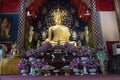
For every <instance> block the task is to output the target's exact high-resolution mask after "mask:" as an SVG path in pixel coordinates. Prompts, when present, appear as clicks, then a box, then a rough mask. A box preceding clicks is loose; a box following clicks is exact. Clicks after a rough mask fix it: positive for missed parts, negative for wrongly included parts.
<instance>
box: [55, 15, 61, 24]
mask: <svg viewBox="0 0 120 80" xmlns="http://www.w3.org/2000/svg"><path fill="white" fill-rule="evenodd" d="M54 22H55V24H56V25H61V24H62V17H61V16H60V15H57V16H56V17H54Z"/></svg>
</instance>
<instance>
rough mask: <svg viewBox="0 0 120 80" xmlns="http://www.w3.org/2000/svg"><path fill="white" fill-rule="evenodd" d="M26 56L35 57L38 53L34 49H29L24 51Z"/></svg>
mask: <svg viewBox="0 0 120 80" xmlns="http://www.w3.org/2000/svg"><path fill="white" fill-rule="evenodd" d="M26 56H27V57H34V58H36V57H38V53H37V51H36V50H35V49H30V50H28V51H27V52H26Z"/></svg>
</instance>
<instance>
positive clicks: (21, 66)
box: [17, 59, 30, 75]
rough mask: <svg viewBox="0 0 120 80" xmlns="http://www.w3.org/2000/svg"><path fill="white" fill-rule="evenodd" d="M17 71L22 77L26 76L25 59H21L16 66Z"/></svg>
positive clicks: (26, 63)
mask: <svg viewBox="0 0 120 80" xmlns="http://www.w3.org/2000/svg"><path fill="white" fill-rule="evenodd" d="M17 67H18V69H20V70H21V73H22V75H27V73H28V71H29V68H30V67H29V63H28V60H26V59H22V60H21V61H20V62H19V63H18V65H17Z"/></svg>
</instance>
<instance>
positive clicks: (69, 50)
mask: <svg viewBox="0 0 120 80" xmlns="http://www.w3.org/2000/svg"><path fill="white" fill-rule="evenodd" d="M64 49H65V51H66V50H67V51H66V53H78V48H77V47H76V46H74V45H72V44H70V43H68V42H66V43H65V44H64Z"/></svg>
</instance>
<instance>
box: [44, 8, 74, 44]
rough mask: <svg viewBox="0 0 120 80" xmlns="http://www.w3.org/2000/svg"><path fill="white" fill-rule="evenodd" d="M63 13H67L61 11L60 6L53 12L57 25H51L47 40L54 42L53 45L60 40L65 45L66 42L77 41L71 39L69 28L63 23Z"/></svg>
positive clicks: (72, 42)
mask: <svg viewBox="0 0 120 80" xmlns="http://www.w3.org/2000/svg"><path fill="white" fill-rule="evenodd" d="M63 15H65V13H63V12H62V11H60V10H59V8H58V9H57V10H56V11H54V12H53V17H54V23H55V26H51V27H49V29H48V38H47V39H46V40H45V41H49V42H50V43H52V45H56V44H57V43H58V41H59V42H60V44H61V45H64V43H66V42H69V43H71V44H73V45H76V42H74V41H69V38H70V31H69V28H68V27H67V26H64V25H62V21H63Z"/></svg>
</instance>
